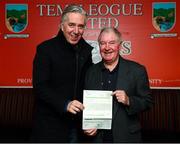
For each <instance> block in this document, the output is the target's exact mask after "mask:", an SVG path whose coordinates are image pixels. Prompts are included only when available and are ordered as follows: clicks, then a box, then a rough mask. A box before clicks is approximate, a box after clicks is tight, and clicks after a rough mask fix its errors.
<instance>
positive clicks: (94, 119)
mask: <svg viewBox="0 0 180 144" xmlns="http://www.w3.org/2000/svg"><path fill="white" fill-rule="evenodd" d="M111 94H112V91H103V90H84V91H83V105H84V107H85V109H84V110H83V129H92V128H96V129H111V124H112V103H113V102H112V100H113V96H112V95H111Z"/></svg>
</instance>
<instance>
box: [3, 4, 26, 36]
mask: <svg viewBox="0 0 180 144" xmlns="http://www.w3.org/2000/svg"><path fill="white" fill-rule="evenodd" d="M27 12H28V5H27V4H6V17H5V19H6V20H5V21H6V27H7V29H8V30H9V31H11V32H13V33H20V32H22V31H24V30H25V29H26V27H27V24H28V14H27Z"/></svg>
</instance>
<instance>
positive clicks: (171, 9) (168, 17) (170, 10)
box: [152, 2, 176, 32]
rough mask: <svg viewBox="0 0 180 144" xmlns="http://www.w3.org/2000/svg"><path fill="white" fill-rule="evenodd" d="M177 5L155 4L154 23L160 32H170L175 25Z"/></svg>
mask: <svg viewBox="0 0 180 144" xmlns="http://www.w3.org/2000/svg"><path fill="white" fill-rule="evenodd" d="M175 18H176V3H175V2H159V3H153V14H152V23H153V26H154V28H155V29H156V30H157V31H159V32H168V31H170V30H171V29H172V28H173V26H174V25H175Z"/></svg>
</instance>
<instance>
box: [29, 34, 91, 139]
mask: <svg viewBox="0 0 180 144" xmlns="http://www.w3.org/2000/svg"><path fill="white" fill-rule="evenodd" d="M91 50H92V47H91V46H90V45H89V44H87V43H86V42H85V40H84V39H81V40H80V41H79V43H78V44H77V45H76V47H73V46H72V45H71V44H69V43H68V42H67V41H66V39H65V37H64V35H63V33H62V32H61V31H60V32H59V33H58V35H57V36H56V37H55V38H52V39H50V40H47V41H45V42H43V43H41V44H40V45H38V47H37V52H36V55H35V58H34V63H33V88H34V92H35V95H36V102H37V103H36V114H35V119H34V127H33V134H32V141H34V142H68V130H69V126H70V124H73V122H72V118H71V114H69V113H67V112H66V110H65V109H66V106H67V103H68V102H69V101H71V100H73V99H77V100H80V101H82V89H83V85H84V77H85V72H86V70H87V68H88V67H89V66H90V65H91V64H92V58H91ZM79 123H80V122H79Z"/></svg>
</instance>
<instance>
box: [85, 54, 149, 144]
mask: <svg viewBox="0 0 180 144" xmlns="http://www.w3.org/2000/svg"><path fill="white" fill-rule="evenodd" d="M102 65H103V63H102V62H100V63H98V64H96V65H94V66H93V67H91V68H90V69H89V70H88V72H87V75H86V79H85V89H87V90H103V89H102ZM116 90H125V92H126V94H127V95H128V96H129V100H130V106H125V105H123V104H121V103H119V102H117V100H116V99H114V109H113V119H112V132H113V140H114V142H140V141H141V133H140V129H141V126H140V122H139V119H138V115H139V113H140V112H142V111H144V110H146V109H149V108H150V107H151V106H152V97H151V93H150V89H149V81H148V75H147V72H146V69H145V67H144V66H142V65H140V64H138V63H136V62H133V61H129V60H126V59H123V58H122V57H120V59H119V67H118V76H117V83H116ZM98 131H99V132H98V135H97V136H96V137H95V138H94V141H95V142H102V133H101V130H98Z"/></svg>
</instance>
